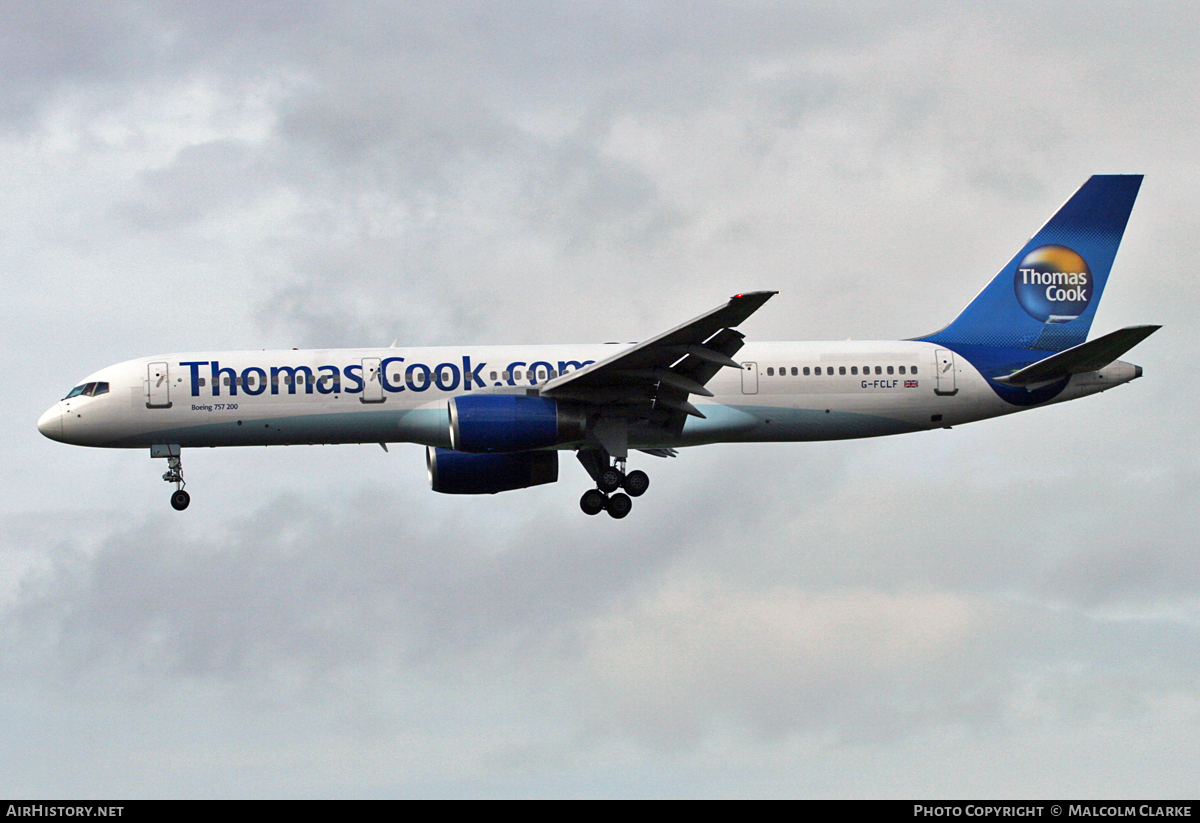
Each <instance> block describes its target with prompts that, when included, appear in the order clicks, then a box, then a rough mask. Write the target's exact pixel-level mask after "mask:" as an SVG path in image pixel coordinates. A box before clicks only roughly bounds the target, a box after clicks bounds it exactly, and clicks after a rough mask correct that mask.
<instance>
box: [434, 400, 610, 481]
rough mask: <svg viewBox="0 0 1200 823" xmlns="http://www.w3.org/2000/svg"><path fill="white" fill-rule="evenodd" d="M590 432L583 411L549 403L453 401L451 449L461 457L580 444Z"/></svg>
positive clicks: (451, 408)
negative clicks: (470, 454)
mask: <svg viewBox="0 0 1200 823" xmlns="http://www.w3.org/2000/svg"><path fill="white" fill-rule="evenodd" d="M586 429H587V415H586V414H585V413H584V412H583V410H582V409H579V408H578V407H575V406H572V405H570V404H566V403H561V402H559V401H557V400H551V399H550V398H547V397H529V396H526V395H522V394H476V395H463V396H459V397H455V398H452V399H451V400H450V446H451V448H453V449H454V450H455V451H459V452H472V453H479V452H492V453H503V452H526V451H531V450H533V449H546V448H552V447H554V446H559V445H562V444H564V443H571V442H573V441H576V440H582V439H583V437H584V434H585V433H586ZM514 488H515V487H514Z"/></svg>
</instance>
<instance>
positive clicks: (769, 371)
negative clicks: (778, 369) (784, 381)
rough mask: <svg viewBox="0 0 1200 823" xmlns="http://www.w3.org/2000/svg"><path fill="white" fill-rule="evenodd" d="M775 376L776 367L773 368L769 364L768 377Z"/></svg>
mask: <svg viewBox="0 0 1200 823" xmlns="http://www.w3.org/2000/svg"><path fill="white" fill-rule="evenodd" d="M774 376H775V369H773V368H771V367H770V366H767V377H774Z"/></svg>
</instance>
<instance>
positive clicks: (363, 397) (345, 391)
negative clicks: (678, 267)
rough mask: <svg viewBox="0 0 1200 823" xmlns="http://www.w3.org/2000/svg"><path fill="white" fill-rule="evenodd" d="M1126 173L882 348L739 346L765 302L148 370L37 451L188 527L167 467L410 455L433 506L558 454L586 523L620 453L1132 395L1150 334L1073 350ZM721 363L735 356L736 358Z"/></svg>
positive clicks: (1125, 194)
mask: <svg viewBox="0 0 1200 823" xmlns="http://www.w3.org/2000/svg"><path fill="white" fill-rule="evenodd" d="M1141 182H1142V176H1141V175H1096V176H1093V177H1091V178H1090V179H1088V180H1087V182H1085V183H1084V184H1083V186H1081V187H1080V188H1079V189H1078V190H1077V191H1076V192H1075V193H1074V194H1073V195H1072V196H1071V197H1070V199H1068V200H1067V202H1066V203H1065V204H1064V205H1063V206H1062V207H1061V208H1060V209H1059V210H1058V211H1057V212H1056V213H1055V214H1054V216H1053V217H1051V218H1050V220H1049V221H1048V222H1047V223H1046V224H1045V225H1044V226H1042V228H1041V229H1040V230H1039V231H1038V232H1037V233H1036V234H1034V235H1033V237H1032V238H1031V239H1030V240H1029V241H1028V242H1027V243H1026V244H1025V245H1024V246H1023V247H1022V248H1021V250H1020V251H1018V252H1017V254H1016V255H1015V256H1014V257H1013V258H1012V260H1010V261H1009V262H1008V264H1007V265H1005V266H1004V267H1003V268H1002V269H1000V271H999V273H998V274H996V276H995V277H994V278H993V279H992V280H991V281H990V282H989V283H988V284H987V285H986V286H985V287H984V288H983V290H982V291H980V292H979V294H978V295H977V296H976V297H975V298H974V299H973V300H972V301H971V302H970V303H969V304H968V305H967V307H966V308H965V309H964V310H963V311H962V312H961V313H960V314H959V315H958V316H957V317H956V318H955V319H954V320H953V321H952V322H951V323H950V324H949V325H947V326H946V327H945V328H943V329H942V330H940V331H938V332H935V333H933V334H927V335H925V336H923V337H916V338H912V339H908V340H899V341H874V342H872V341H847V342H764V343H756V342H747V341H746V340H745V335H744V334H743V333H742V332H740V331H738V330H737V327H738V326H739V325H741V324H742V323H743V322H745V321H746V319H747V318H749V317H750V316H751V315H752V314H753V313H754V312H755V311H757V310H758V309H759V308H761V307H762V306H763V304H764V303H766V302H767V300H769V299H770V298H771V297H772V296H774V295H775V294H777V292H774V291H756V292H748V293H743V294H737V295H734V296H733V297H732V298H731V299H730V300H729V301H728V302H726V303H724V304H723V305H720V306H718V307H716V308H714V309H712V310H711V311H708V312H706V313H704V314H702V315H700V316H699V317H696V318H694V319H692V320H689V321H688V322H686V323H683V324H681V325H679V326H676V327H675V328H673V329H670V330H668V331H665V332H663V333H661V334H658V335H656V336H654V337H651V338H649V339H647V340H644V341H642V342H640V343H636V344H630V345H628V346H622V345H619V344H611V343H609V344H599V345H597V344H590V345H562V346H553V345H541V346H480V347H445V348H403V347H401V348H397V347H396V345H395V343H393V345H392V347H389V348H385V349H379V348H363V349H314V350H296V349H293V350H290V351H233V352H195V353H187V354H165V355H157V356H154V357H143V358H139V359H136V360H128V361H126V362H123V363H118V364H116V365H113V366H108V367H106V368H103V369H100V370H99V371H97V372H95V373H93V374H91V375H88V376H87V377H86V378H84V379H83V381H82V382H80V383H78V384H77V385H76V386H75V387H74V388H72V389H71V391H70V392H69V393H68V394H67V396H66V397H64V398H63V399H62V400H60V401H59V402H57V403H55V404H54V405H53V406H51V407H50V409H48V410H47V411H46V413H45V414H43V415H42V416H41V418H40V419H39V420H38V429H39V431H41V433H42V434H44V435H45V436H46V437H49V438H50V439H52V440H57V441H60V442H63V443H71V444H75V445H82V446H96V447H104V448H126V449H134V448H136V449H145V448H149V449H150V456H151V457H152V458H162V459H165V460H166V461H167V471H166V473H165V474H164V475H163V479H164V480H165V481H167V482H168V483H172V484H174V485H175V491H174V492H173V493H172V495H171V505H172V506H173V507H174V508H175V509H176V510H179V511H182V510H184V509H186V508H187V507H188V504H189V502H190V499H191V498H190V496H189V494H188V492H187V491H185V489H184V486H185V483H184V480H183V465H182V450H183V449H185V448H203V447H217V446H276V445H297V444H334V443H379V444H380V445H381V446H383V448H384V450H385V451H386V450H387V444H388V443H416V444H420V445H424V446H425V447H426V450H425V451H426V467H427V471H428V475H429V483H430V486H431V488H432V489H433V491H435V492H441V493H445V494H495V493H498V492H504V491H511V490H515V489H522V488H528V487H530V486H536V485H540V484H544V483H554V482H557V480H558V466H559V462H558V454H559V452H560V451H567V450H570V451H574V452H575V453H576V456H577V458H578V460H579V462H580V463H581V464H582V465H583V467H584V469H585V470H586V471H587V473H588V474H589V475H590V476H591V479H592V481H593V482H594V484H595V487H594V488H589V489H588V490H587V491H586V492H585V493H584V494H583V496H582V498H581V499H580V501H579V505H580V508H581V509H582V510H583V511H584V512H585V513H587V514H589V515H596V514H599V513H600V512H602V511H604V512H607V513H608V514H609V515H610V516H611V517H613V518H616V519H620V518H623V517H625V516H626V515H627V514H629V512H630V510H631V508H632V505H633V503H632V499H631V498H633V497H638V496H640V495H642V494H643V493H645V492H646V490H647V488H648V487H649V482H650V480H649V477H648V475H647V474H646V473H645V472H644V471H641V470H633V471H627V466H628V463H627V461H628V458H629V454H630V452H631V450H637V451H641V452H644V453H646V454H649V455H653V456H656V457H674V456H676V454H677V453H678V449H680V448H683V447H686V446H698V445H702V444H708V443H730V442H738V443H748V442H790V441H811V440H840V439H849V438H861V437H878V436H882V435H893V434H903V433H908V432H917V431H925V430H929V429H938V428H950V427H952V426H956V425H960V424H963V423H968V422H972V421H976V420H983V419H986V418H990V417H996V416H999V415H1003V414H1011V413H1013V412H1019V411H1025V410H1028V409H1032V408H1036V407H1039V406H1045V405H1049V404H1051V403H1061V402H1064V401H1067V400H1074V399H1076V398H1079V397H1083V396H1085V395H1090V394H1095V393H1097V392H1102V391H1105V390H1107V389H1110V388H1113V387H1114V386H1119V385H1121V384H1123V383H1128V382H1129V381H1131V380H1134V379H1136V378H1138V377H1141V376H1142V368H1141V366H1135V365H1132V364H1130V363H1126V362H1123V361H1121V360H1119V359H1118V358H1119V357H1120V356H1121V355H1123V354H1125V352H1127V351H1128V350H1129V349H1131V348H1133V347H1134V346H1135V345H1137V344H1138V343H1139V342H1141V341H1142V340H1144V339H1145V338H1146V337H1148V336H1149V335H1151V334H1153V333H1154V332H1155V331H1157V330H1158V329H1159V328H1160V326H1154V325H1145V326H1131V327H1127V328H1123V329H1120V330H1118V331H1114V332H1111V333H1109V334H1106V335H1103V336H1101V337H1098V338H1096V339H1094V340H1091V341H1088V340H1087V336H1088V331H1089V329H1090V328H1091V324H1092V318H1093V317H1094V316H1095V313H1096V308H1097V306H1098V305H1099V303H1100V297H1101V295H1102V293H1103V291H1104V286H1105V283H1106V282H1107V280H1108V274H1109V271H1110V269H1111V268H1112V263H1113V259H1114V257H1115V256H1116V253H1117V247H1118V246H1119V245H1120V242H1121V238H1122V236H1123V234H1124V231H1125V226H1126V223H1127V222H1128V219H1129V215H1130V212H1131V210H1132V208H1133V203H1134V200H1135V199H1136V197H1137V193H1138V189H1139V187H1140V186H1141ZM735 355H737V357H735Z"/></svg>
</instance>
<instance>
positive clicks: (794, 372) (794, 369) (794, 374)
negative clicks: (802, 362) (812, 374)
mask: <svg viewBox="0 0 1200 823" xmlns="http://www.w3.org/2000/svg"><path fill="white" fill-rule="evenodd" d="M796 374H797V371H796V367H795V366H792V377H795V376H796Z"/></svg>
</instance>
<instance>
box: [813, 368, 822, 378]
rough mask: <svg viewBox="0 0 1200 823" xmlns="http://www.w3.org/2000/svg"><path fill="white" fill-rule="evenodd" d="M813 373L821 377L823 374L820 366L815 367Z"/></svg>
mask: <svg viewBox="0 0 1200 823" xmlns="http://www.w3.org/2000/svg"><path fill="white" fill-rule="evenodd" d="M813 374H815V375H816V376H817V377H820V376H821V367H820V366H816V367H814V368H813Z"/></svg>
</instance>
